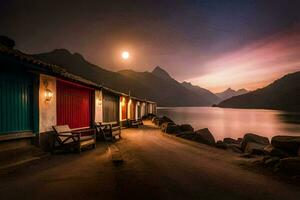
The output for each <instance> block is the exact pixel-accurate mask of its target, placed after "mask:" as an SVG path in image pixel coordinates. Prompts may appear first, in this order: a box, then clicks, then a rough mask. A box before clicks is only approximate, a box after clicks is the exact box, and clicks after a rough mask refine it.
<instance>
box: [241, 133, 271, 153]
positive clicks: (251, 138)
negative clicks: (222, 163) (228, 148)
mask: <svg viewBox="0 0 300 200" xmlns="http://www.w3.org/2000/svg"><path fill="white" fill-rule="evenodd" d="M249 142H251V143H256V144H259V145H260V147H259V149H260V148H261V147H262V146H264V147H265V146H267V145H269V144H270V141H269V139H268V138H267V137H263V136H260V135H256V134H253V133H247V134H245V135H244V138H243V141H242V143H241V148H242V151H245V149H246V146H247V144H248V143H249ZM250 146H253V145H250ZM257 146H258V145H257Z"/></svg>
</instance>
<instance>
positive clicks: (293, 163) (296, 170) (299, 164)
mask: <svg viewBox="0 0 300 200" xmlns="http://www.w3.org/2000/svg"><path fill="white" fill-rule="evenodd" d="M278 168H279V170H280V171H281V172H285V173H288V174H292V175H300V157H289V158H283V159H281V160H280V162H279V165H278Z"/></svg>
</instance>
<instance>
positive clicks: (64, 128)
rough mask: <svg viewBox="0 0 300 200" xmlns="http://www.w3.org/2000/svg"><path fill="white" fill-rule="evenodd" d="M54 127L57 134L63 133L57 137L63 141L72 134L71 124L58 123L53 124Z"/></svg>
mask: <svg viewBox="0 0 300 200" xmlns="http://www.w3.org/2000/svg"><path fill="white" fill-rule="evenodd" d="M53 129H54V131H55V133H56V134H61V135H59V136H58V137H57V139H58V140H59V141H60V142H62V141H64V140H65V139H66V136H69V135H72V130H71V129H70V127H69V125H58V126H53ZM62 135H65V136H62ZM71 141H72V140H70V141H69V140H68V141H67V142H66V143H68V142H71Z"/></svg>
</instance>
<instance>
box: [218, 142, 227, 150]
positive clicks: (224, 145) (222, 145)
mask: <svg viewBox="0 0 300 200" xmlns="http://www.w3.org/2000/svg"><path fill="white" fill-rule="evenodd" d="M215 147H217V148H219V149H227V145H226V143H224V142H223V141H221V140H218V141H217V142H216V144H215Z"/></svg>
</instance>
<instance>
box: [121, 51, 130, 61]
mask: <svg viewBox="0 0 300 200" xmlns="http://www.w3.org/2000/svg"><path fill="white" fill-rule="evenodd" d="M121 56H122V58H123V59H124V60H128V59H129V57H130V54H129V52H128V51H123V52H122V54H121Z"/></svg>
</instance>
